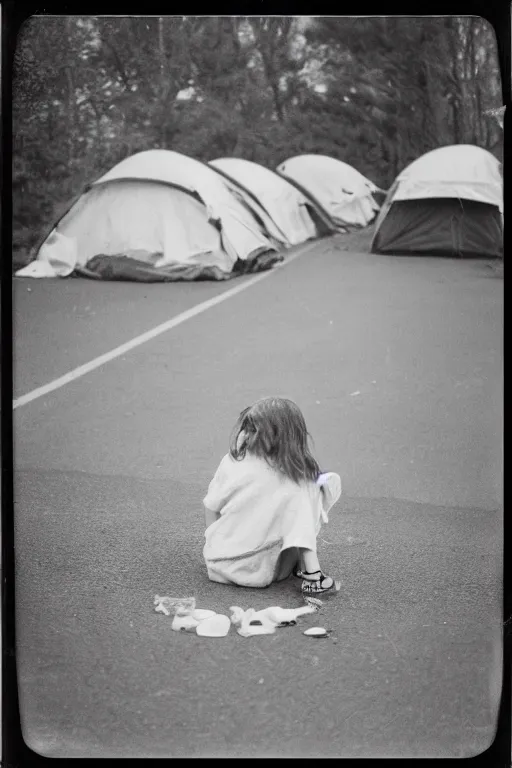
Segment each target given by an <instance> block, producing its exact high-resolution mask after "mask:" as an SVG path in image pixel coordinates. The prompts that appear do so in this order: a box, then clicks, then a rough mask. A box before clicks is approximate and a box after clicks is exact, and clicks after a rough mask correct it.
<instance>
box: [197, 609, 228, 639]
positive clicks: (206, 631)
mask: <svg viewBox="0 0 512 768" xmlns="http://www.w3.org/2000/svg"><path fill="white" fill-rule="evenodd" d="M230 627H231V622H230V620H229V618H228V616H224V614H222V613H216V614H215V615H214V616H210V617H209V618H208V619H204V620H203V621H200V622H199V623H198V625H197V627H196V633H197V634H198V635H201V637H225V636H226V635H227V634H228V632H229V629H230Z"/></svg>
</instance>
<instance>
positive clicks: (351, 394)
mask: <svg viewBox="0 0 512 768" xmlns="http://www.w3.org/2000/svg"><path fill="white" fill-rule="evenodd" d="M360 394H361V393H360V391H359V390H358V389H356V391H355V392H351V393H350V397H354V396H355V395H360Z"/></svg>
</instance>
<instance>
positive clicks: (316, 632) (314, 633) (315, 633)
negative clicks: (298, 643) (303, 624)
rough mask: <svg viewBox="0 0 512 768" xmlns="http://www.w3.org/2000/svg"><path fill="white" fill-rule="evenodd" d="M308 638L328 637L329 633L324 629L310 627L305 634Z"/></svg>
mask: <svg viewBox="0 0 512 768" xmlns="http://www.w3.org/2000/svg"><path fill="white" fill-rule="evenodd" d="M303 634H304V635H307V636H308V637H328V635H329V633H328V632H327V630H326V629H324V627H310V628H309V629H306V630H305V631H304V632H303Z"/></svg>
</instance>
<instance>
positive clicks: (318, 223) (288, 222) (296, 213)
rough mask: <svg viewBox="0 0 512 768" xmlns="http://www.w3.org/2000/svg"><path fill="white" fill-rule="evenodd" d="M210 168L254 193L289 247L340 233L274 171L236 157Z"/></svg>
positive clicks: (301, 193) (311, 202) (301, 194)
mask: <svg viewBox="0 0 512 768" xmlns="http://www.w3.org/2000/svg"><path fill="white" fill-rule="evenodd" d="M209 165H211V166H212V167H213V168H215V169H216V170H217V171H219V172H220V173H222V174H223V175H224V176H227V177H230V178H231V179H233V180H234V181H235V182H237V183H238V184H240V185H242V186H243V187H244V188H245V189H247V190H248V191H249V192H251V193H252V194H253V195H254V196H255V197H256V198H257V199H258V201H259V202H260V203H261V205H262V206H263V208H264V209H265V210H266V211H267V213H268V214H269V215H270V217H271V218H272V220H273V221H274V223H275V224H276V225H277V226H278V227H279V229H280V230H281V231H282V232H283V233H284V235H285V236H286V239H287V241H288V244H289V245H297V244H298V243H303V242H305V241H306V240H310V239H313V238H316V237H320V236H322V234H325V233H326V231H327V232H333V231H336V227H335V226H334V223H333V222H331V221H329V219H328V216H327V214H326V212H325V211H322V210H321V209H320V210H319V206H318V205H317V204H316V203H315V202H314V201H312V200H311V199H308V198H307V197H306V195H305V194H304V193H303V192H301V191H300V190H299V189H297V188H296V187H294V186H293V184H290V182H289V181H287V180H286V179H285V178H284V177H283V176H280V175H279V174H277V173H275V172H274V171H271V170H269V169H268V168H265V167H264V166H262V165H258V164H257V163H253V162H251V161H249V160H243V159H240V158H234V157H225V158H219V159H217V160H211V161H210V163H209ZM326 218H327V222H325V219H326Z"/></svg>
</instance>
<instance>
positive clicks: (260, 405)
mask: <svg viewBox="0 0 512 768" xmlns="http://www.w3.org/2000/svg"><path fill="white" fill-rule="evenodd" d="M308 437H309V433H308V430H307V427H306V422H305V420H304V416H303V415H302V413H301V410H300V408H299V407H298V406H297V405H295V403H294V402H293V401H292V400H287V399H286V398H283V397H264V398H262V399H261V400H258V401H257V402H256V403H254V405H251V406H250V408H245V409H244V410H243V411H242V413H241V414H240V416H239V417H238V420H237V422H236V424H235V426H234V428H233V432H232V434H231V442H230V446H229V452H230V454H231V456H232V457H233V458H234V459H236V460H237V461H241V460H242V459H243V458H244V457H245V455H246V453H247V452H249V453H251V454H253V455H255V456H260V457H261V458H262V459H265V460H266V462H267V463H268V464H269V465H270V466H271V467H273V468H274V469H277V470H278V471H280V472H282V473H283V474H284V475H286V476H287V477H289V478H290V480H293V481H294V482H296V483H299V482H300V481H301V480H313V481H316V479H317V477H318V475H319V474H320V468H319V466H318V464H317V462H316V461H315V459H314V458H313V456H312V454H311V451H310V449H309V446H308Z"/></svg>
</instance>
